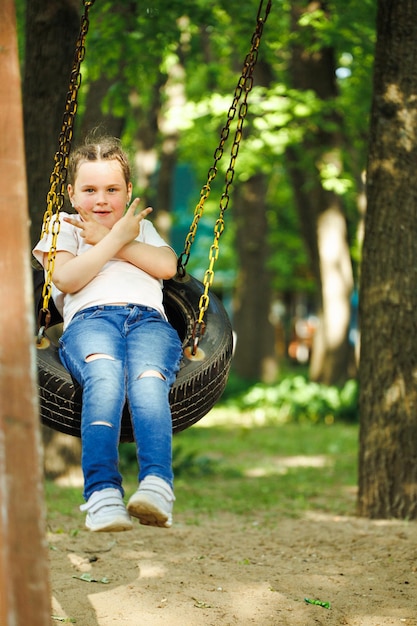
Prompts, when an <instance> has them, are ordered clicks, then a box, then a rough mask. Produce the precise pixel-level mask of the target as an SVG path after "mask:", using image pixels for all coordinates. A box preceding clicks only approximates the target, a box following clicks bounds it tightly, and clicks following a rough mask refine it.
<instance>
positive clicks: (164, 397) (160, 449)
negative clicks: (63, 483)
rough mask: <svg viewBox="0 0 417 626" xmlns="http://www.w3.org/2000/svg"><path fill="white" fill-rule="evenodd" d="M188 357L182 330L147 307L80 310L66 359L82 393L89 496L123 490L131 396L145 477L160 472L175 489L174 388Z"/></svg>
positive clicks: (67, 337)
mask: <svg viewBox="0 0 417 626" xmlns="http://www.w3.org/2000/svg"><path fill="white" fill-rule="evenodd" d="M181 356H182V345H181V341H180V339H179V337H178V334H177V332H176V330H175V329H174V328H173V327H172V326H171V325H170V324H169V323H168V322H167V321H166V320H165V319H164V318H163V317H162V316H161V315H160V313H158V311H156V310H155V309H151V308H149V307H146V306H139V305H135V304H131V305H130V304H129V305H126V306H124V305H122V306H118V305H110V306H108V305H103V306H97V307H91V308H88V309H84V310H82V311H80V312H79V313H77V314H76V315H75V316H74V317H73V319H72V320H71V322H70V323H69V325H68V326H67V328H66V329H65V331H64V333H63V335H62V337H61V339H60V357H61V360H62V363H63V364H64V366H65V367H66V368H67V369H68V371H69V372H70V374H71V375H72V376H73V378H74V379H75V380H76V381H77V382H78V383H79V385H80V386H81V388H82V390H83V394H82V411H81V441H82V457H81V464H82V469H83V473H84V498H85V499H86V500H88V498H89V497H90V496H91V494H92V493H93V492H94V491H99V490H101V489H105V488H107V487H115V488H116V489H119V491H120V492H121V493H122V495H124V491H123V488H122V476H121V474H120V472H119V454H118V447H119V438H120V426H121V418H122V413H123V407H124V405H125V403H126V401H127V402H128V406H129V409H130V415H131V418H132V429H133V433H134V437H135V441H136V445H137V456H138V463H139V476H138V479H139V481H140V480H143V478H144V477H145V476H148V475H153V476H159V477H160V478H162V479H163V480H165V481H166V482H167V483H168V484H169V485H171V487H172V486H173V479H174V477H173V472H172V420H171V409H170V405H169V391H170V388H171V386H172V384H173V383H174V381H175V377H176V374H177V372H178V370H179V366H180V362H181Z"/></svg>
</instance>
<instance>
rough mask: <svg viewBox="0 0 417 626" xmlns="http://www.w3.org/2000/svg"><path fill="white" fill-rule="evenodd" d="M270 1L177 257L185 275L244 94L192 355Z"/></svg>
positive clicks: (200, 328) (201, 324)
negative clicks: (192, 247) (181, 248)
mask: <svg viewBox="0 0 417 626" xmlns="http://www.w3.org/2000/svg"><path fill="white" fill-rule="evenodd" d="M271 4H272V0H269V2H268V5H267V7H266V10H265V14H264V17H262V16H261V13H262V5H263V0H261V2H260V5H259V10H258V15H257V23H256V28H255V31H254V33H253V35H252V40H251V47H250V51H249V53H248V54H247V55H246V58H245V61H244V64H243V69H242V74H241V76H240V78H239V80H238V83H237V86H236V89H235V93H234V97H233V102H232V104H231V106H230V109H229V112H228V115H227V121H226V124H225V126H224V127H223V130H222V132H221V136H220V143H219V146H218V147H217V149H216V150H215V152H214V164H213V165H212V167H211V168H210V169H209V171H208V179H207V182H206V184H205V185H204V186H203V187H202V189H201V192H200V200H199V202H198V204H197V206H196V208H195V210H194V219H193V222H192V224H191V226H190V230H189V233H188V235H187V237H186V240H185V247H184V251H183V252H182V254H181V255H180V257H179V261H178V273H179V275H180V276H184V274H185V266H186V265H187V263H188V260H189V258H190V250H191V246H192V244H193V243H194V239H195V236H196V232H197V227H198V223H199V220H200V219H201V217H202V215H203V212H204V203H205V201H206V200H207V198H208V196H209V194H210V190H211V183H212V181H213V180H214V178H215V177H216V175H217V172H218V168H217V165H218V162H219V161H220V159H221V158H222V156H223V152H224V145H225V142H226V140H227V138H228V136H229V133H230V125H231V122H232V120H233V119H234V117H235V114H236V110H237V106H238V104H239V101H240V100H241V98H242V95H243V100H242V102H241V103H240V105H239V111H238V121H237V127H236V131H235V135H234V140H233V144H232V148H231V152H230V154H231V157H230V162H229V167H228V169H227V171H226V176H225V181H226V185H225V190H224V192H223V194H222V196H221V198H220V204H219V208H220V212H219V217H218V218H217V220H216V223H215V225H214V238H213V243H212V245H211V247H210V252H209V266H208V269H207V270H206V272H205V274H204V278H203V285H204V292H203V294H202V295H201V297H200V301H199V317H198V320H197V321H196V323H195V326H194V330H193V334H192V342H193V347H192V354H193V355H195V354H196V351H197V346H198V343H199V340H200V338H201V336H202V335H203V334H204V330H205V324H204V315H205V313H206V311H207V309H208V306H209V303H210V296H209V289H210V287H211V286H212V284H213V280H214V269H213V268H214V264H215V262H216V261H217V259H218V256H219V240H220V237H221V235H222V234H223V231H224V228H225V223H224V213H225V211H226V210H227V208H228V206H229V201H230V188H231V185H232V183H233V178H234V174H235V165H236V159H237V155H238V152H239V147H240V141H241V139H242V129H243V124H244V121H245V119H246V114H247V111H248V104H247V100H248V95H249V93H250V91H251V89H252V87H253V71H254V68H255V65H256V62H257V59H258V50H259V45H260V42H261V37H262V32H263V28H264V25H265V22H266V19H267V17H268V15H269V12H270V9H271Z"/></svg>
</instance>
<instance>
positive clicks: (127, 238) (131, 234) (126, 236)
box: [112, 198, 153, 245]
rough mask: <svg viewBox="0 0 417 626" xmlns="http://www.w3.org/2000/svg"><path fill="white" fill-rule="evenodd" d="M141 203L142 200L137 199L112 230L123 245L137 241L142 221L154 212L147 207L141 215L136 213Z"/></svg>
mask: <svg viewBox="0 0 417 626" xmlns="http://www.w3.org/2000/svg"><path fill="white" fill-rule="evenodd" d="M139 203H140V198H135V200H133V202H132V204H131V205H130V207H129V208H128V209H127V210H126V212H125V214H124V215H123V217H121V218H120V219H119V220H118V221H117V222H116V223H115V224H114V226H113V228H112V233H113V234H114V235H116V236H118V237H120V239H121V241H122V245H126V244H128V243H130V242H132V241H134V240H135V239H136V237H137V236H138V235H139V233H140V223H141V221H142V220H143V219H145V218H146V217H147V215H149V213H151V212H152V211H153V209H152V207H147V208H146V209H143V210H142V211H140V212H139V213H136V210H137V208H138V206H139Z"/></svg>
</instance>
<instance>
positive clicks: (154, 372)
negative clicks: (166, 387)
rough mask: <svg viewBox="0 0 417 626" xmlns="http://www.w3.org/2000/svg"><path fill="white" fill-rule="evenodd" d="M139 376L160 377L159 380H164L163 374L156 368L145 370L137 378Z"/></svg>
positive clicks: (139, 377)
mask: <svg viewBox="0 0 417 626" xmlns="http://www.w3.org/2000/svg"><path fill="white" fill-rule="evenodd" d="M141 378H160V379H161V380H166V379H165V376H164V375H163V374H161V372H158V370H145V371H144V372H142V374H139V376H138V380H140V379H141Z"/></svg>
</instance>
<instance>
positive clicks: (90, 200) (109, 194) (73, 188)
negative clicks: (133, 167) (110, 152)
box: [68, 159, 132, 228]
mask: <svg viewBox="0 0 417 626" xmlns="http://www.w3.org/2000/svg"><path fill="white" fill-rule="evenodd" d="M131 194H132V183H128V184H127V183H126V180H125V178H124V175H123V171H122V168H121V165H120V163H119V161H117V160H116V159H112V160H101V161H84V162H82V163H81V164H80V166H79V167H78V170H77V175H76V177H75V181H74V185H68V195H69V198H70V200H71V204H72V206H74V207H75V208H77V207H81V208H83V209H84V211H86V212H88V213H92V214H93V215H94V218H95V219H96V220H97V221H98V222H99V223H101V224H103V225H104V226H107V228H112V227H113V226H114V224H115V223H116V222H117V221H118V220H119V219H120V218H121V217H122V216H123V214H124V212H125V209H126V205H127V204H129V202H130V198H131Z"/></svg>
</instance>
